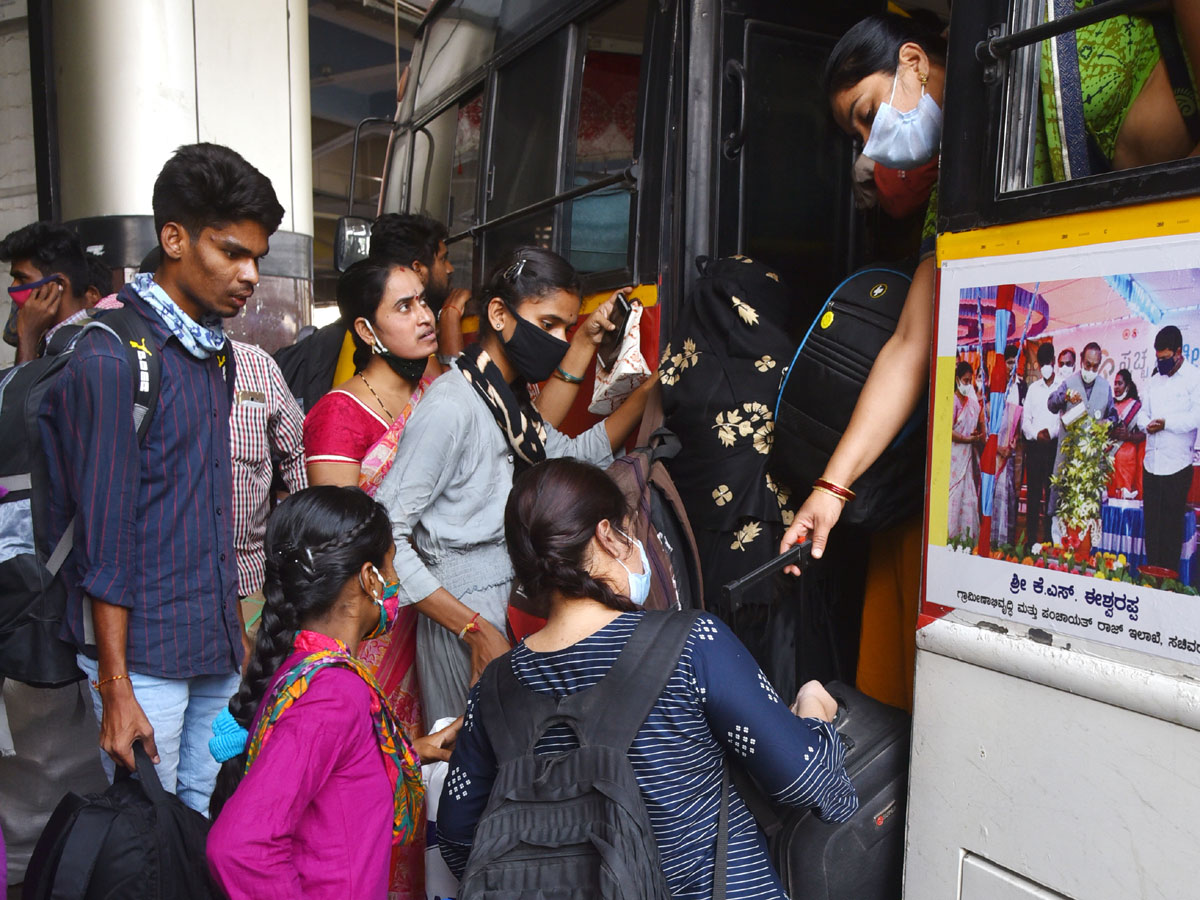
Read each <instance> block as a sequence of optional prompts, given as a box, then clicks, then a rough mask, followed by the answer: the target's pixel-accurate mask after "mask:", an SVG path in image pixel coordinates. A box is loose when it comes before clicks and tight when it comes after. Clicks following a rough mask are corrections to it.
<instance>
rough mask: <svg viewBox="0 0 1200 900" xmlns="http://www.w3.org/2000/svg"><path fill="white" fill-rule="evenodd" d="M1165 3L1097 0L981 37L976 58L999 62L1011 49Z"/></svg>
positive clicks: (1160, 6)
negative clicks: (1047, 18)
mask: <svg viewBox="0 0 1200 900" xmlns="http://www.w3.org/2000/svg"><path fill="white" fill-rule="evenodd" d="M1166 6H1167V4H1166V3H1164V2H1163V0H1105V2H1098V3H1096V5H1094V6H1089V7H1087V8H1086V9H1081V10H1080V11H1079V12H1074V13H1071V14H1069V15H1066V16H1063V17H1062V18H1061V19H1055V20H1054V21H1052V22H1044V23H1042V24H1041V25H1035V26H1033V27H1032V28H1026V29H1025V30H1024V31H1016V32H1013V33H1012V34H1000V35H997V36H995V37H991V38H988V39H987V40H986V41H980V42H979V43H978V44H976V45H975V58H976V59H978V60H979V61H980V62H981V63H989V64H990V63H998V62H1001V61H1003V60H1004V59H1005V58H1006V57H1008V56H1010V55H1011V54H1012V53H1013V51H1014V50H1020V49H1021V48H1022V47H1028V46H1030V45H1031V44H1036V43H1037V42H1038V41H1043V40H1045V39H1046V38H1053V37H1058V36H1059V35H1060V34H1066V33H1067V32H1068V31H1075V30H1078V29H1080V28H1084V27H1086V26H1088V25H1094V24H1095V23H1097V22H1103V21H1104V20H1105V19H1111V18H1113V17H1114V16H1120V15H1124V14H1125V13H1130V12H1136V11H1144V10H1149V9H1165V8H1166Z"/></svg>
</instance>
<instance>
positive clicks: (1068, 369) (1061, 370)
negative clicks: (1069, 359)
mask: <svg viewBox="0 0 1200 900" xmlns="http://www.w3.org/2000/svg"><path fill="white" fill-rule="evenodd" d="M1074 374H1075V367H1074V366H1059V367H1058V377H1059V378H1062V379H1064V380H1065V379H1067V378H1070V377H1071V376H1072V375H1074Z"/></svg>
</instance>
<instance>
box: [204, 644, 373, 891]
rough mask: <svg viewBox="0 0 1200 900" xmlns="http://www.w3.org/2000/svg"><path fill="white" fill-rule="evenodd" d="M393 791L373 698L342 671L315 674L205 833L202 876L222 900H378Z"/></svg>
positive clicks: (295, 657) (293, 660)
mask: <svg viewBox="0 0 1200 900" xmlns="http://www.w3.org/2000/svg"><path fill="white" fill-rule="evenodd" d="M305 655H306V654H304V653H295V654H293V655H292V656H290V657H288V660H287V662H285V663H284V665H283V666H282V667H281V669H280V671H281V672H284V671H287V670H288V669H289V668H291V667H292V666H293V665H295V664H296V663H297V662H299V661H300V660H301V659H303V658H304V656H305ZM393 788H394V784H393V782H392V781H391V780H390V779H389V778H388V776H387V771H386V769H385V768H384V763H383V753H382V751H381V750H380V749H379V739H378V738H377V737H376V734H375V726H374V723H373V720H372V718H371V689H370V688H369V687H367V684H366V682H364V681H363V680H362V678H360V677H359V676H358V675H357V674H356V673H354V672H352V671H350V670H348V669H340V668H336V667H332V666H331V667H329V668H325V669H322V670H321V671H320V672H319V673H318V674H316V675H315V676H314V677H313V679H312V683H311V684H310V685H309V688H308V690H307V691H305V693H304V694H303V695H302V696H301V697H300V698H299V699H298V700H296V701H295V703H294V704H293V705H292V706H291V708H289V709H288V710H287V711H286V712H284V714H283V715H282V716H281V717H280V719H279V721H278V722H277V723H276V725H275V727H274V730H273V731H272V732H271V736H270V739H269V740H268V741H267V742H266V743H265V744H264V745H263V749H262V752H261V753H260V754H259V756H258V758H257V759H256V760H255V761H254V764H253V765H252V766H250V770H249V772H247V773H246V777H245V778H244V779H242V783H241V784H240V785H238V788H237V790H236V791H234V793H233V796H232V797H231V798H230V799H229V801H228V802H227V803H226V804H225V808H224V809H222V810H221V815H220V816H218V818H217V821H216V822H215V823H214V824H213V827H212V830H211V831H210V832H209V835H208V865H209V868H210V869H211V871H212V873H213V876H214V877H215V878H216V880H217V882H218V883H219V884H220V885H221V887H222V888H223V889H224V890H225V892H226V893H227V894H228V895H229V897H230V900H243V898H244V900H275V898H278V900H295V898H298V897H304V898H306V900H344V898H350V897H353V898H355V900H385V898H386V897H387V893H388V867H389V859H390V857H391V851H392V816H393V812H394V806H393V794H392V792H393Z"/></svg>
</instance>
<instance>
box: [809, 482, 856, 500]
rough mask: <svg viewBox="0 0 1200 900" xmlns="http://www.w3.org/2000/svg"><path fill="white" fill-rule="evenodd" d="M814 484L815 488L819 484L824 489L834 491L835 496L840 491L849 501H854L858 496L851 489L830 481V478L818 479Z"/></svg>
mask: <svg viewBox="0 0 1200 900" xmlns="http://www.w3.org/2000/svg"><path fill="white" fill-rule="evenodd" d="M813 484H814V486H816V485H818V484H819V485H823V486H824V487H826V488H828V489H829V490H831V491H833V492H834V493H835V494H836V493H838V492H839V491H840V492H841V493H842V494H844V495H845V497H846V499H847V500H853V499H854V498H855V496H856V495H855V493H854V491H852V490H850V488H848V487H846V486H845V485H844V484H838V483H837V482H836V481H830V480H829V479H828V478H818V479H817V480H816V481H815V482H813Z"/></svg>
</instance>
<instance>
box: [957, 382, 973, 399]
mask: <svg viewBox="0 0 1200 900" xmlns="http://www.w3.org/2000/svg"><path fill="white" fill-rule="evenodd" d="M955 387H957V388H958V392H959V393H960V394H962V395H963V396H964V397H968V398H970V397H974V396H975V388H974V387H972V386H971V385H969V384H963V383H962V382H961V381H960V382H958V383H957V384H956V385H955Z"/></svg>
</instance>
